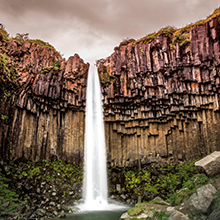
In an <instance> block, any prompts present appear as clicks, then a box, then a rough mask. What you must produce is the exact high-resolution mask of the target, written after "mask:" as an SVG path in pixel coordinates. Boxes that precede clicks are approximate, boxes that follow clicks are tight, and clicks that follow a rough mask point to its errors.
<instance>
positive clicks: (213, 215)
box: [207, 210, 220, 220]
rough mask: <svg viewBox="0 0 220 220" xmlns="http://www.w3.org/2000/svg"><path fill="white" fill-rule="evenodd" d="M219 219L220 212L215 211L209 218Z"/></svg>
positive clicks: (212, 219) (210, 219)
mask: <svg viewBox="0 0 220 220" xmlns="http://www.w3.org/2000/svg"><path fill="white" fill-rule="evenodd" d="M219 219H220V210H214V211H213V212H212V213H211V214H210V215H209V217H208V218H207V220H219Z"/></svg>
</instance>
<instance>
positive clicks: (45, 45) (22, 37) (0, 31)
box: [0, 24, 61, 56]
mask: <svg viewBox="0 0 220 220" xmlns="http://www.w3.org/2000/svg"><path fill="white" fill-rule="evenodd" d="M0 34H1V35H2V36H3V40H4V41H9V40H14V41H17V42H26V41H28V42H30V43H33V44H37V45H40V46H41V47H43V48H48V49H51V50H53V51H54V52H55V53H56V54H58V55H60V53H59V52H58V51H57V50H56V49H55V47H54V46H52V45H51V44H49V43H48V42H45V41H42V40H40V39H29V38H28V33H27V34H19V33H18V34H17V35H16V37H12V38H10V37H9V34H8V32H7V31H6V30H5V27H4V25H2V24H0ZM60 56H61V55H60Z"/></svg>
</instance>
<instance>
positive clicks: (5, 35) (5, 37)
mask: <svg viewBox="0 0 220 220" xmlns="http://www.w3.org/2000/svg"><path fill="white" fill-rule="evenodd" d="M0 34H1V35H2V37H3V40H4V41H8V40H9V34H8V33H7V31H6V30H5V27H4V25H3V24H0Z"/></svg>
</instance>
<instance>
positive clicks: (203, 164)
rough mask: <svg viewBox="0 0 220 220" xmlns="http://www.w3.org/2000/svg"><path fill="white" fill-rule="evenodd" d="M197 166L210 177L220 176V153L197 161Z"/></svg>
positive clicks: (217, 152) (216, 152)
mask: <svg viewBox="0 0 220 220" xmlns="http://www.w3.org/2000/svg"><path fill="white" fill-rule="evenodd" d="M195 166H196V167H197V169H198V170H200V171H203V172H204V173H206V175H208V176H215V175H217V174H220V151H214V152H213V153H211V154H210V155H208V156H206V157H204V158H203V159H201V160H199V161H197V162H196V163H195Z"/></svg>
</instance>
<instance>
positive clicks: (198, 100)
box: [97, 17, 220, 166]
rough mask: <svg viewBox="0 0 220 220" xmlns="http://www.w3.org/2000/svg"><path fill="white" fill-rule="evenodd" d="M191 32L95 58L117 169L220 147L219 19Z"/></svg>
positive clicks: (164, 34)
mask: <svg viewBox="0 0 220 220" xmlns="http://www.w3.org/2000/svg"><path fill="white" fill-rule="evenodd" d="M188 29H189V30H188V31H187V30H184V29H182V30H178V31H179V32H177V31H173V32H175V33H173V34H172V35H171V37H170V36H167V32H165V31H164V30H163V31H162V33H161V34H158V35H157V36H156V37H155V38H156V40H153V41H152V40H149V39H150V37H152V36H148V38H145V39H144V38H143V39H141V40H139V41H134V40H128V41H127V42H123V43H121V45H120V46H119V47H117V48H115V52H114V53H113V54H112V55H111V56H109V57H108V58H107V59H105V60H103V59H102V60H100V61H98V63H97V65H98V71H99V75H100V79H101V84H102V94H103V98H104V99H103V102H104V120H105V134H106V143H107V151H108V162H109V163H110V164H111V165H112V166H131V165H136V164H139V165H140V164H141V163H142V164H148V163H151V162H160V161H173V160H175V161H177V160H180V161H181V160H189V159H195V158H198V157H202V156H204V155H206V154H208V153H210V152H213V151H214V150H220V114H219V101H220V70H219V67H220V21H219V18H218V17H217V18H214V19H209V20H207V21H205V22H204V23H202V24H198V25H192V26H191V27H188ZM180 32H181V34H182V35H181V36H182V37H183V38H182V42H181V37H180V38H179V39H177V37H178V33H180Z"/></svg>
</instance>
